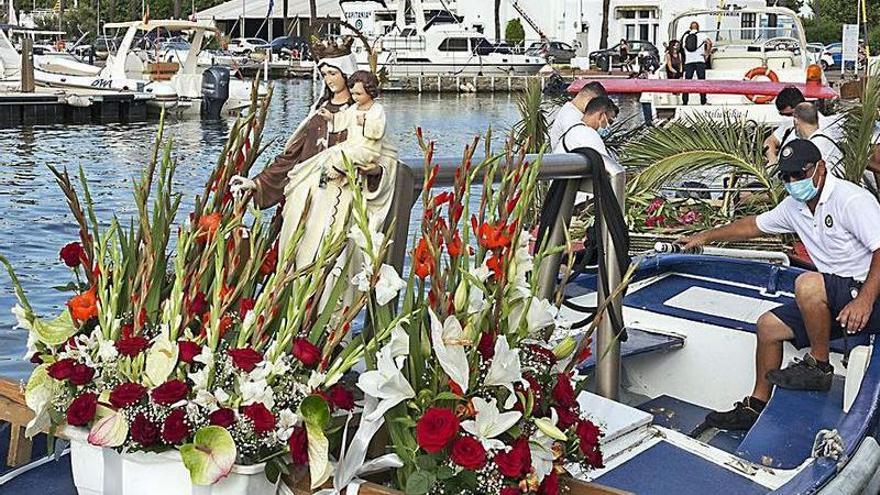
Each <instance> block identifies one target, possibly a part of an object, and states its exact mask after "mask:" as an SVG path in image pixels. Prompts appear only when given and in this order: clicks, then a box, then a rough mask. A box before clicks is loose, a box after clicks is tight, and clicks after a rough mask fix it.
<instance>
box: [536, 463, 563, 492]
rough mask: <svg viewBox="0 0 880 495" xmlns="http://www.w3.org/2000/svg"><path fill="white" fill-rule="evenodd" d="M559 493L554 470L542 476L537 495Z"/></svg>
mask: <svg viewBox="0 0 880 495" xmlns="http://www.w3.org/2000/svg"><path fill="white" fill-rule="evenodd" d="M558 493H559V475H558V474H556V470H555V469H553V470H551V471H550V474H548V475H547V476H544V479H543V480H542V481H541V486H540V487H539V488H538V494H539V495H557V494H558Z"/></svg>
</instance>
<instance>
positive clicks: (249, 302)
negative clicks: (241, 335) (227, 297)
mask: <svg viewBox="0 0 880 495" xmlns="http://www.w3.org/2000/svg"><path fill="white" fill-rule="evenodd" d="M255 304H256V303H255V302H254V300H253V299H251V298H248V297H245V298H243V299H242V300H241V301H240V302H239V303H238V316H240V317H242V318H244V317H245V316H247V314H248V311H250V310H252V309H254V305H255Z"/></svg>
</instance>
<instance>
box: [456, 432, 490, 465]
mask: <svg viewBox="0 0 880 495" xmlns="http://www.w3.org/2000/svg"><path fill="white" fill-rule="evenodd" d="M449 457H450V459H452V462H454V463H456V464H458V465H459V466H461V467H463V468H465V469H468V470H470V471H476V470H477V469H480V468H481V467H483V466H485V465H486V449H484V448H483V444H481V443H480V442H479V440H477V439H476V438H474V437H461V438H459V439H458V440H456V441H455V442H453V444H452V452H451V454H450V456H449Z"/></svg>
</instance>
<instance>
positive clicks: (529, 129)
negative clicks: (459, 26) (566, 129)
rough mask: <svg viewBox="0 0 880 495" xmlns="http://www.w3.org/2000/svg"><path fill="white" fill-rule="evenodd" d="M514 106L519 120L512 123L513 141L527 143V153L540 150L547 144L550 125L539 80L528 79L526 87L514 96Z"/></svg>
mask: <svg viewBox="0 0 880 495" xmlns="http://www.w3.org/2000/svg"><path fill="white" fill-rule="evenodd" d="M516 107H517V110H518V111H519V116H520V120H519V121H518V122H517V123H515V124H513V136H514V139H515V142H517V143H528V145H527V149H526V151H527V152H529V153H538V152H540V151H541V150H542V149H543V148H544V146H545V145H546V144H547V141H548V135H549V131H550V126H549V124H548V122H547V110H546V108H545V106H544V95H543V93H542V91H541V82H540V81H539V80H537V79H530V80H529V81H528V83H527V85H526V89H525V90H524V91H523V92H522V93H520V94H518V95H517V97H516Z"/></svg>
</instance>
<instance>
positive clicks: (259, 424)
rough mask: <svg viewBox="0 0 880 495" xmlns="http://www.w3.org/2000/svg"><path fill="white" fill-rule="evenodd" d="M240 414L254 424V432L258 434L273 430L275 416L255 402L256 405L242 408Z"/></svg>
mask: <svg viewBox="0 0 880 495" xmlns="http://www.w3.org/2000/svg"><path fill="white" fill-rule="evenodd" d="M241 412H242V414H244V415H245V416H247V417H248V418H250V420H251V421H253V422H254V431H255V432H257V433H258V434H260V433H266V432H270V431H272V430H274V429H275V416H273V415H272V411H270V410H268V409H266V406H264V405H263V404H262V403H260V402H257V403H256V404H251V405H249V406H244V407H242V408H241Z"/></svg>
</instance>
